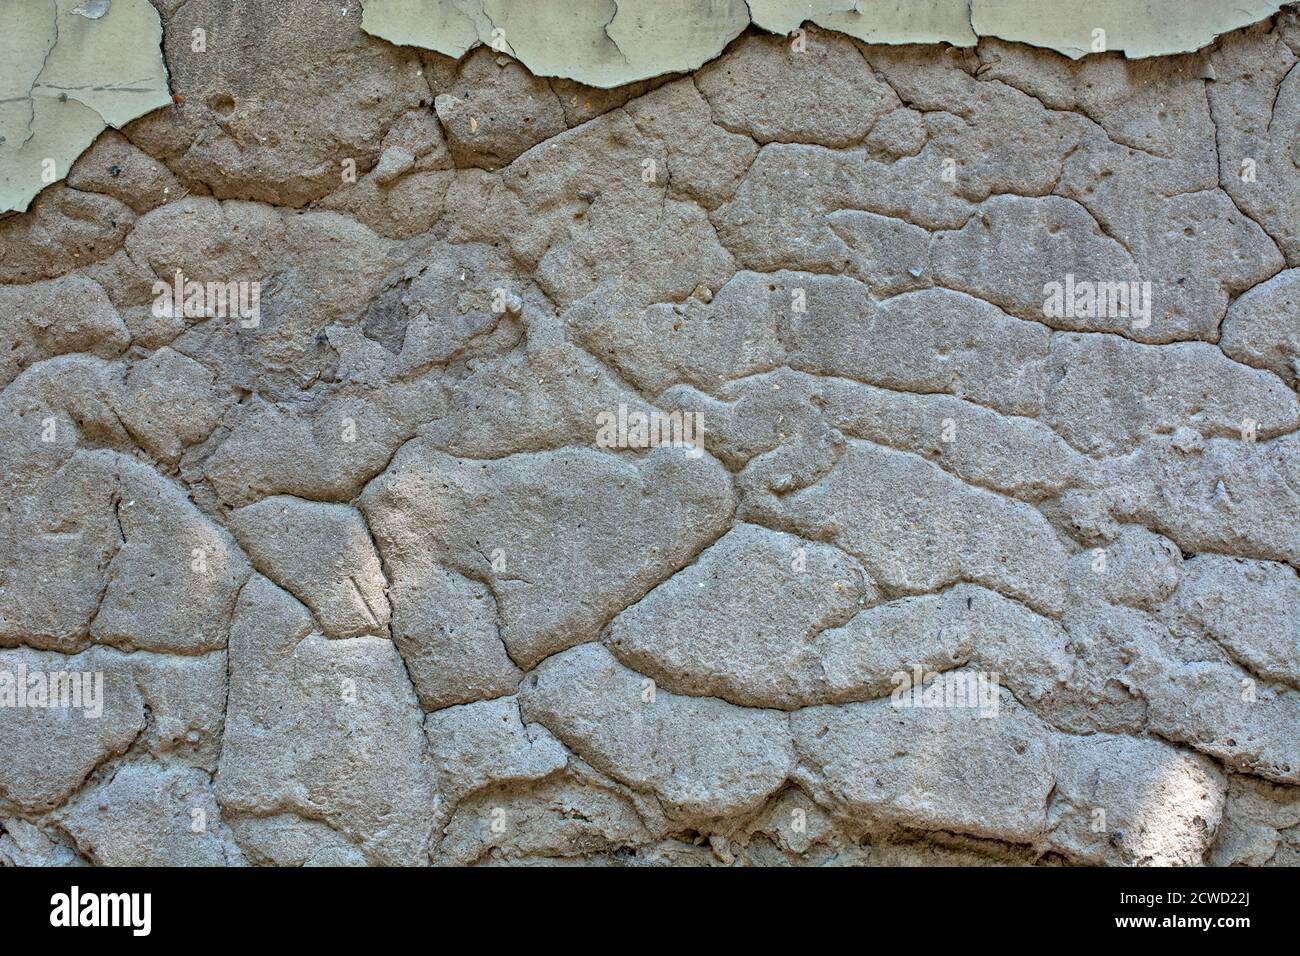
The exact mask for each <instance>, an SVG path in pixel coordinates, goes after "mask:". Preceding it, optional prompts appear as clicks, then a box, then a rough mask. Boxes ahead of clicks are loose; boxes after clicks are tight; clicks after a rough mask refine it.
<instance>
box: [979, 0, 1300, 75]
mask: <svg viewBox="0 0 1300 956" xmlns="http://www.w3.org/2000/svg"><path fill="white" fill-rule="evenodd" d="M1282 6H1283V4H1282V3H1276V2H1270V0H1087V2H1086V3H1085V2H1080V0H1075V2H1071V3H1066V2H1058V0H973V3H972V10H971V22H972V24H973V25H974V27H975V32H976V33H978V34H979V35H980V36H984V37H1001V38H1002V39H1004V40H1017V41H1019V42H1021V43H1029V44H1032V45H1034V46H1042V47H1048V48H1050V49H1053V50H1056V51H1057V52H1059V53H1064V54H1065V55H1066V56H1068V57H1072V58H1074V59H1076V60H1077V59H1079V58H1080V57H1082V56H1086V55H1087V54H1089V53H1093V52H1098V51H1097V50H1096V49H1095V47H1094V45H1093V44H1094V40H1095V39H1102V38H1100V37H1097V36H1096V35H1095V34H1094V31H1096V30H1103V31H1105V36H1104V49H1105V50H1116V51H1119V52H1121V53H1123V54H1124V55H1125V56H1128V57H1133V58H1138V57H1148V56H1165V55H1167V54H1171V53H1189V52H1191V51H1192V50H1199V49H1200V48H1201V47H1203V46H1205V45H1206V44H1207V43H1210V42H1212V41H1213V40H1214V38H1215V37H1216V36H1218V35H1219V34H1221V33H1227V32H1228V31H1230V30H1236V29H1238V28H1240V27H1244V26H1249V25H1250V24H1252V23H1258V22H1259V21H1260V20H1263V19H1264V18H1265V17H1269V16H1272V15H1273V14H1274V13H1276V12H1277V11H1278V10H1279V9H1281V7H1282Z"/></svg>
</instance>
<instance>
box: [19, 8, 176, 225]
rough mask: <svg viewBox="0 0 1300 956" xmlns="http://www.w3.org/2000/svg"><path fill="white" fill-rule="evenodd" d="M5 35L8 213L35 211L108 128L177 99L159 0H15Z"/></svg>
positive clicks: (116, 126)
mask: <svg viewBox="0 0 1300 956" xmlns="http://www.w3.org/2000/svg"><path fill="white" fill-rule="evenodd" d="M0 35H3V37H2V38H0V54H3V55H2V56H0V63H3V66H0V215H5V214H8V213H14V212H25V211H26V210H27V209H28V208H29V207H30V205H31V202H32V200H33V199H35V198H36V196H37V195H38V194H39V193H40V192H41V191H42V190H43V189H45V188H46V187H47V186H51V185H53V184H54V183H56V182H59V181H61V180H63V179H64V178H66V177H67V175H68V170H69V169H70V168H71V166H72V164H73V163H74V162H76V160H77V158H78V157H79V156H80V155H81V154H82V153H84V152H85V151H86V150H87V149H88V148H89V147H90V145H91V144H92V143H93V142H94V141H95V139H96V138H97V137H98V136H99V134H100V133H101V132H103V131H104V129H106V128H107V127H109V126H112V127H113V128H115V129H120V128H121V127H122V126H124V125H126V124H127V123H128V122H130V121H131V120H133V119H135V118H137V117H139V116H143V115H144V114H146V113H149V112H152V111H153V110H155V109H158V108H159V107H160V106H165V105H166V104H167V103H170V102H171V90H170V87H169V80H168V75H167V65H166V63H165V61H164V59H163V54H162V36H163V28H162V21H161V19H160V18H159V15H158V11H157V10H156V9H155V8H154V6H153V4H151V3H150V2H149V0H7V2H6V3H5V5H4V7H3V9H2V10H0Z"/></svg>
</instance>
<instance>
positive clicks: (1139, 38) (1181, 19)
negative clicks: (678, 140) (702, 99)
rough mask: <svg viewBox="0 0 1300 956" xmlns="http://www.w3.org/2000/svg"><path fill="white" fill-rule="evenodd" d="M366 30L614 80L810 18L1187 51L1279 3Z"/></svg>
mask: <svg viewBox="0 0 1300 956" xmlns="http://www.w3.org/2000/svg"><path fill="white" fill-rule="evenodd" d="M363 6H364V9H365V16H364V18H363V20H362V25H363V27H364V28H365V29H366V30H367V31H368V32H369V33H371V34H373V35H375V36H378V37H382V38H383V39H385V40H389V41H390V42H392V43H397V44H402V45H405V46H418V47H424V48H426V49H429V50H435V51H437V52H438V53H443V54H446V55H447V56H452V57H460V56H463V55H464V54H465V53H466V52H468V51H469V50H470V49H472V48H473V47H476V46H478V45H480V44H486V45H489V46H492V47H493V48H495V49H497V50H499V51H500V52H502V53H509V54H511V55H513V56H515V57H516V58H518V59H519V60H520V62H522V63H523V64H524V65H525V66H527V67H528V68H529V69H530V70H531V71H532V72H533V73H534V74H535V75H537V76H563V77H567V78H569V79H572V80H577V81H578V82H581V83H586V84H588V85H590V86H598V87H613V86H619V85H622V84H624V83H631V82H634V81H636V80H643V79H647V78H648V77H652V76H659V75H661V74H664V73H674V72H681V71H688V70H693V69H695V68H696V67H698V66H700V65H702V64H703V63H704V62H706V61H707V60H710V59H712V58H713V57H715V56H717V55H718V54H719V53H721V52H722V50H723V48H724V47H725V46H726V45H727V44H728V43H730V42H731V41H732V40H733V39H735V37H736V36H738V35H739V34H740V32H741V31H742V30H744V29H745V27H747V26H748V25H749V24H750V23H751V22H752V23H753V24H754V25H755V26H757V27H759V28H761V29H763V30H767V31H768V32H771V33H789V32H790V31H792V30H794V29H797V28H798V27H799V26H800V25H801V24H803V23H814V24H816V25H817V26H819V27H823V28H824V29H827V30H836V31H839V32H841V33H845V34H848V35H849V36H852V37H856V38H857V39H859V40H863V41H866V42H868V43H890V44H899V43H949V44H952V45H953V46H961V47H969V46H974V45H975V44H976V43H977V42H979V38H980V37H999V38H1001V39H1004V40H1016V41H1020V42H1022V43H1029V44H1032V45H1034V46H1040V47H1045V48H1047V49H1051V50H1056V51H1057V52H1059V53H1063V54H1065V55H1066V56H1069V57H1073V58H1075V59H1077V58H1079V57H1081V56H1085V55H1087V54H1088V53H1094V52H1108V51H1109V52H1119V53H1123V54H1125V55H1126V56H1129V57H1134V58H1136V57H1148V56H1161V55H1164V54H1170V53H1186V52H1191V51H1193V50H1196V49H1199V48H1200V47H1202V46H1205V45H1206V44H1208V43H1210V42H1212V41H1213V40H1214V38H1215V37H1216V36H1218V35H1219V34H1221V33H1225V32H1227V31H1229V30H1235V29H1238V28H1239V27H1243V26H1247V25H1248V24H1251V23H1255V22H1258V21H1260V20H1262V19H1264V18H1266V17H1268V16H1270V15H1272V14H1273V13H1276V12H1277V11H1278V10H1279V9H1280V8H1281V7H1282V6H1283V4H1282V3H1279V2H1270V0H1200V2H1195V3H1188V2H1186V0H1140V2H1134V0H1096V2H1092V3H1079V2H1077V0H914V2H912V0H749V2H748V3H745V2H744V0H364V3H363Z"/></svg>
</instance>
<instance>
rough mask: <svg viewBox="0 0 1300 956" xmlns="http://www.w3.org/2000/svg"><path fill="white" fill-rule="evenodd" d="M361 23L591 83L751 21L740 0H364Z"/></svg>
mask: <svg viewBox="0 0 1300 956" xmlns="http://www.w3.org/2000/svg"><path fill="white" fill-rule="evenodd" d="M363 9H364V14H363V16H362V20H361V24H362V26H363V27H364V28H365V30H366V31H367V32H369V33H372V34H374V35H375V36H378V37H383V38H384V39H385V40H389V41H390V42H392V43H398V44H402V45H405V46H418V47H424V48H426V49H430V50H436V51H437V52H439V53H445V54H446V55H448V56H453V57H459V56H461V55H462V54H464V53H465V52H466V51H467V50H468V49H470V48H471V47H474V46H477V45H478V44H480V43H482V44H486V45H488V46H492V47H494V48H495V49H498V50H501V51H502V52H508V53H511V54H512V55H513V56H515V57H516V58H517V59H519V61H520V62H522V63H523V64H524V65H525V66H527V67H528V68H529V69H530V70H531V71H532V72H533V73H534V74H535V75H537V76H565V77H569V78H570V79H574V80H577V81H578V82H580V83H586V84H587V85H589V86H599V87H611V86H620V85H622V84H624V83H630V82H632V81H633V80H640V79H645V78H646V77H650V76H658V75H659V74H661V73H676V72H683V71H687V70H693V69H695V68H696V67H698V66H700V65H701V64H702V63H704V62H706V61H707V60H710V59H712V58H713V57H715V56H717V55H718V53H719V52H721V50H722V49H723V47H725V46H726V45H727V44H728V43H730V42H731V41H732V40H734V39H735V38H736V37H737V36H739V35H740V33H741V32H742V31H743V30H744V29H745V27H747V26H749V9H748V8H747V7H746V6H745V3H744V0H669V2H665V0H618V2H617V3H615V2H614V0H370V2H369V3H365V4H363Z"/></svg>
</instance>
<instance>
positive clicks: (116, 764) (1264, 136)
mask: <svg viewBox="0 0 1300 956" xmlns="http://www.w3.org/2000/svg"><path fill="white" fill-rule="evenodd" d="M155 6H156V7H157V8H158V9H159V12H160V14H161V16H162V21H163V24H164V28H165V29H164V39H163V50H164V53H165V58H166V65H167V68H168V72H169V75H170V77H171V82H172V87H173V90H174V92H175V93H176V94H177V100H178V101H177V102H176V103H174V104H173V105H172V106H168V107H165V108H164V109H161V110H158V111H155V112H152V113H149V114H148V115H145V116H143V117H142V118H140V119H137V120H135V121H134V122H132V123H130V124H129V125H126V126H125V127H124V128H123V129H122V130H121V131H120V132H118V131H111V130H110V131H107V132H105V133H103V134H102V135H100V136H99V138H98V139H97V140H96V141H95V144H94V146H93V147H92V148H91V149H90V150H89V152H87V153H86V154H85V155H84V156H82V157H81V159H80V160H78V161H77V163H76V164H75V166H74V167H73V168H72V170H71V172H70V174H69V175H68V178H67V181H66V182H65V183H60V184H57V185H54V186H51V187H50V188H49V189H46V190H45V191H44V192H43V193H41V194H40V195H39V196H38V197H37V198H36V199H35V201H34V202H33V204H32V207H31V209H30V210H29V211H27V212H26V213H23V214H16V215H11V216H8V217H6V218H3V219H0V283H3V284H0V329H2V330H3V333H2V340H3V347H2V348H0V388H2V390H0V488H2V489H3V507H2V508H0V705H3V706H0V862H3V863H8V864H17V865H42V864H79V863H96V864H150V863H176V864H231V865H241V864H280V865H300V864H305V863H306V864H361V865H364V864H371V865H375V864H396V865H419V864H428V863H433V864H490V863H501V862H525V863H561V862H570V863H573V862H576V863H583V864H589V865H639V864H649V865H661V864H662V865H667V864H714V865H716V864H745V863H756V864H826V863H838V864H889V863H926V864H942V863H1041V864H1106V865H1132V864H1152V863H1154V864H1184V865H1194V864H1201V863H1216V864H1229V863H1240V864H1249V865H1264V864H1275V863H1276V864H1294V862H1295V861H1296V859H1297V857H1298V855H1300V829H1298V828H1300V577H1298V576H1297V570H1296V569H1297V566H1300V399H1298V398H1297V392H1296V385H1297V381H1298V380H1300V352H1298V349H1300V311H1298V307H1297V302H1300V233H1298V232H1297V229H1298V228H1300V226H1298V224H1300V170H1297V163H1298V162H1300V138H1298V137H1300V70H1298V69H1296V64H1297V62H1300V16H1298V15H1297V12H1296V9H1295V8H1288V9H1287V10H1284V11H1283V12H1282V13H1280V14H1277V15H1276V16H1273V17H1271V18H1270V19H1268V20H1266V21H1264V22H1262V23H1260V24H1257V25H1255V26H1251V27H1248V28H1245V29H1241V30H1238V31H1236V32H1233V33H1229V34H1226V35H1225V36H1223V37H1221V38H1220V39H1219V40H1217V41H1216V42H1214V43H1213V44H1212V45H1211V46H1209V47H1208V48H1206V49H1205V50H1202V51H1200V52H1198V53H1193V54H1187V55H1179V56H1165V57H1155V58H1150V59H1144V60H1126V59H1125V58H1124V57H1123V56H1121V55H1119V54H1115V53H1111V54H1098V55H1090V56H1087V57H1084V58H1082V59H1077V60H1075V59H1070V58H1068V57H1066V56H1063V55H1060V54H1058V53H1054V52H1050V51H1045V50H1042V49H1038V48H1034V47H1030V46H1025V45H1019V44H1016V43H1010V42H1005V41H1002V40H998V39H988V38H985V39H981V40H980V41H979V42H978V45H976V46H973V47H971V48H965V49H960V48H955V47H949V46H943V45H893V46H885V45H870V44H866V43H863V42H861V41H860V40H858V39H855V38H852V37H849V36H846V35H844V34H843V33H839V32H831V31H823V30H820V29H818V28H816V27H811V26H810V27H808V28H807V29H806V31H805V33H804V34H803V35H802V36H800V37H796V38H793V39H791V38H788V37H783V36H773V35H770V34H767V33H764V32H762V31H759V30H757V29H755V28H753V27H750V28H748V29H746V30H745V32H743V33H741V34H740V35H739V36H738V37H737V38H736V39H735V40H734V41H733V42H731V43H730V44H729V45H728V46H727V47H726V50H725V52H724V53H723V54H722V55H721V56H720V57H718V58H717V59H715V60H712V61H710V62H708V63H706V64H705V65H703V66H702V67H701V68H700V69H698V70H697V71H695V72H693V73H690V74H685V75H669V76H661V77H656V78H653V79H648V80H645V81H642V82H638V83H636V84H632V85H630V86H623V87H618V88H615V89H609V90H604V89H596V88H593V87H586V86H582V85H579V84H577V83H575V82H573V81H570V80H563V79H547V78H542V77H537V76H534V75H533V74H531V73H530V72H529V71H528V70H526V69H525V68H523V67H521V66H520V65H519V64H518V63H517V62H515V61H514V60H513V59H511V58H509V57H507V56H504V55H501V54H499V53H497V52H495V51H493V50H491V49H490V48H487V47H478V48H476V49H473V50H471V51H470V52H468V53H467V54H466V55H465V56H464V57H463V58H462V59H460V60H452V59H449V58H447V57H444V56H442V55H439V54H436V53H432V52H428V51H421V50H417V49H414V48H409V47H397V46H393V45H390V44H389V43H387V42H385V41H383V40H381V39H378V38H376V37H373V36H370V35H368V34H367V33H366V32H364V31H363V30H362V28H361V10H360V7H359V6H358V5H355V4H352V5H346V12H343V11H344V9H345V5H342V4H340V3H338V2H333V3H328V4H326V3H320V2H315V0H279V2H276V3H274V4H272V3H269V2H268V3H243V4H240V5H239V8H238V10H237V11H235V12H232V10H231V8H229V6H228V5H227V4H226V3H225V2H224V0H187V2H183V3H182V2H176V0H156V2H155ZM196 29H205V30H206V31H207V35H208V42H207V47H206V50H205V52H203V53H195V52H193V51H192V41H191V38H192V36H193V31H194V30H196ZM178 283H179V290H180V294H179V296H176V297H173V293H172V290H173V289H175V288H178ZM186 283H192V285H186ZM1089 293H1094V294H1093V295H1091V296H1090V294H1089ZM1096 293H1099V294H1096ZM646 422H653V423H654V424H655V425H656V426H659V425H664V423H667V424H666V425H664V427H663V428H662V429H660V428H657V427H656V428H655V429H653V430H646V429H645V428H644V427H643V426H644V424H645V423H646ZM651 439H653V440H651ZM659 439H664V440H663V441H659ZM56 672H76V673H78V674H81V673H85V674H88V675H92V676H93V675H99V676H100V678H101V679H102V688H101V692H100V693H99V695H98V698H97V699H98V710H99V713H98V714H96V715H94V716H91V715H90V713H89V709H88V708H85V707H82V708H78V707H76V706H71V705H70V706H66V707H51V706H48V701H47V703H46V705H42V704H40V703H37V702H36V697H34V696H33V694H34V690H33V688H36V687H37V686H48V684H49V680H50V677H49V675H51V674H52V673H56ZM6 674H7V675H10V677H11V678H12V679H10V680H9V682H8V683H6V682H5V675H6ZM917 674H919V675H920V678H921V685H920V686H918V687H916V688H913V690H915V693H912V692H910V691H909V690H908V688H907V687H906V686H905V685H903V684H902V683H901V681H900V675H902V676H904V677H906V679H907V680H908V681H912V680H913V679H914V676H913V675H917ZM18 675H22V691H21V693H20V692H19V691H18V689H17V687H16V686H15V681H18V680H19V677H18ZM32 680H35V684H31V683H30V682H31V681H32ZM6 688H7V690H6ZM6 693H8V697H6V696H5V695H6ZM6 701H12V703H6ZM20 701H21V702H22V704H23V705H22V706H20V705H19V702H20Z"/></svg>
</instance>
